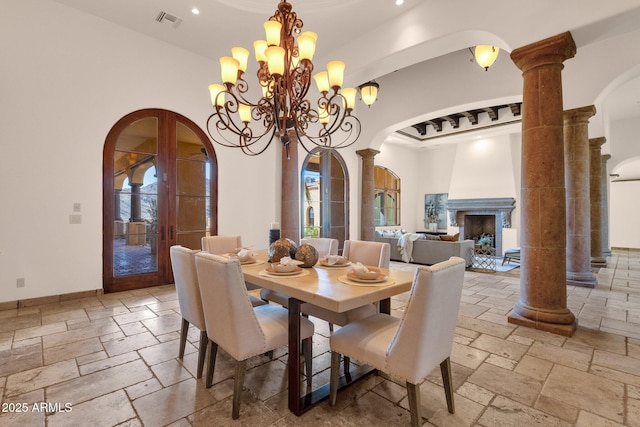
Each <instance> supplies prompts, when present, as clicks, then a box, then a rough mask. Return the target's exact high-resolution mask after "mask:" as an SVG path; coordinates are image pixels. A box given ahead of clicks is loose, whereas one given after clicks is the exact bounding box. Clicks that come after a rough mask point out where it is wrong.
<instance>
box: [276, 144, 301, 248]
mask: <svg viewBox="0 0 640 427" xmlns="http://www.w3.org/2000/svg"><path fill="white" fill-rule="evenodd" d="M289 141H290V142H289V146H288V149H287V147H285V146H283V147H282V195H281V201H280V217H281V218H280V232H281V234H280V237H282V238H284V237H288V238H289V239H291V240H293V241H294V242H296V243H298V242H300V204H299V202H300V187H299V185H298V179H299V178H298V177H299V175H300V174H299V173H298V139H297V137H296V134H295V132H293V131H289ZM287 154H288V157H287Z"/></svg>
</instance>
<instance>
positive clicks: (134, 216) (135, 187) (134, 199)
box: [129, 182, 144, 222]
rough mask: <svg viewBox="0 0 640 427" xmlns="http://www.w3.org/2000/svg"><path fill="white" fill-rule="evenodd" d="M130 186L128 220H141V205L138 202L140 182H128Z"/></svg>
mask: <svg viewBox="0 0 640 427" xmlns="http://www.w3.org/2000/svg"><path fill="white" fill-rule="evenodd" d="M129 186H130V187H131V207H130V209H131V217H130V218H129V222H142V221H144V219H142V205H141V204H140V187H142V184H134V183H133V182H132V183H130V184H129Z"/></svg>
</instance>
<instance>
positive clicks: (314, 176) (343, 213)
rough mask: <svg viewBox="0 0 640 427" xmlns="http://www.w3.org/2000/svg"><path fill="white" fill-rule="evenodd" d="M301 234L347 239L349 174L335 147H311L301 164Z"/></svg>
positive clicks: (341, 240) (340, 239)
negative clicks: (324, 148)
mask: <svg viewBox="0 0 640 427" xmlns="http://www.w3.org/2000/svg"><path fill="white" fill-rule="evenodd" d="M301 182H302V185H301V187H302V188H301V190H302V193H301V197H300V200H302V203H301V204H300V208H301V217H302V221H301V224H302V230H301V231H302V233H301V236H302V237H329V238H332V239H338V242H339V248H340V250H342V248H343V246H344V241H345V240H347V239H349V177H348V172H347V167H346V164H345V162H344V160H343V159H342V156H340V154H338V153H336V152H335V150H322V149H315V150H312V151H311V153H309V154H308V155H307V157H306V159H305V161H304V162H303V164H302V172H301Z"/></svg>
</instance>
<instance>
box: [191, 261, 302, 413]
mask: <svg viewBox="0 0 640 427" xmlns="http://www.w3.org/2000/svg"><path fill="white" fill-rule="evenodd" d="M196 270H197V273H198V282H199V283H200V293H201V295H202V302H203V309H204V319H205V323H206V326H207V330H208V331H209V332H208V336H209V341H210V342H211V350H210V352H209V364H208V371H207V378H206V386H207V388H209V387H211V385H212V383H213V372H214V369H215V362H216V354H217V351H218V346H220V347H222V348H223V349H224V350H225V351H226V352H227V353H229V355H230V356H231V357H233V358H234V359H235V360H236V369H235V375H234V387H233V408H232V413H231V415H232V418H233V419H237V418H238V417H239V416H240V393H241V391H242V383H243V380H244V373H245V367H246V362H247V359H249V358H251V357H253V356H257V355H259V354H264V353H266V352H269V351H271V350H274V349H276V348H278V347H281V346H283V345H287V344H288V342H289V315H288V312H287V310H286V309H284V308H283V307H280V306H276V305H272V304H266V305H261V306H258V307H253V306H252V305H251V304H250V302H249V300H248V299H247V288H246V287H245V285H244V279H243V276H242V269H241V267H240V262H239V261H238V260H237V259H228V258H226V257H222V256H219V255H214V254H209V253H204V252H200V253H198V254H197V255H196ZM300 328H301V329H300V335H301V337H302V349H303V353H304V359H305V368H306V369H305V371H306V376H307V383H308V384H309V385H310V384H311V376H312V369H311V359H312V336H313V323H311V322H310V321H309V320H308V319H300Z"/></svg>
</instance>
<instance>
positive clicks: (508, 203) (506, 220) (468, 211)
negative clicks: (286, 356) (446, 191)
mask: <svg viewBox="0 0 640 427" xmlns="http://www.w3.org/2000/svg"><path fill="white" fill-rule="evenodd" d="M515 205H516V200H515V199H514V198H512V197H501V198H491V199H449V200H448V201H447V210H448V211H449V222H450V224H451V226H452V227H459V230H460V236H461V238H464V239H469V238H474V239H475V236H468V234H473V230H472V228H469V227H465V222H469V221H471V220H472V219H473V218H474V217H480V216H483V215H488V216H490V217H493V221H492V225H491V227H490V229H491V233H492V234H494V240H493V246H494V247H495V249H496V255H497V256H502V229H503V228H511V212H512V211H513V209H514V208H515ZM465 218H467V219H465ZM468 225H470V224H468ZM467 228H468V230H467Z"/></svg>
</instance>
